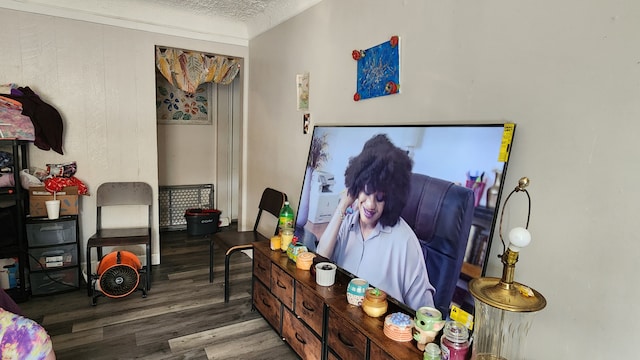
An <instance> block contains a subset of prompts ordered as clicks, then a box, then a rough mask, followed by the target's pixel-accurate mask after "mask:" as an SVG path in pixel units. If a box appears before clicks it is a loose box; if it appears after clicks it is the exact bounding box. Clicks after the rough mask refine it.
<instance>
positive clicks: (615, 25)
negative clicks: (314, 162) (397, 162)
mask: <svg viewBox="0 0 640 360" xmlns="http://www.w3.org/2000/svg"><path fill="white" fill-rule="evenodd" d="M391 35H399V36H400V37H401V46H402V48H401V57H402V58H401V63H402V69H401V72H402V75H401V91H402V93H401V94H399V95H395V96H386V97H382V98H376V99H369V100H364V101H360V102H354V101H353V100H352V95H353V93H354V91H355V76H356V71H355V70H356V63H355V62H354V61H353V60H352V58H351V51H352V50H354V49H366V48H368V47H371V46H374V45H377V44H379V43H381V42H383V41H386V40H387V39H388V38H389V37H390V36H391ZM639 43H640V3H639V2H637V1H632V0H628V1H604V0H602V1H588V2H585V1H578V0H567V1H562V2H557V1H549V0H542V1H535V2H523V1H505V0H485V1H430V0H426V1H422V0H420V1H419V0H408V1H397V2H389V1H385V0H348V1H345V0H324V1H323V2H321V3H320V4H318V5H316V6H314V7H313V8H311V9H310V10H307V11H306V12H304V13H302V14H301V15H299V16H297V17H295V18H293V19H291V20H289V21H287V22H285V23H283V24H281V25H280V26H278V27H276V28H274V29H272V30H270V31H268V32H266V33H264V34H262V35H260V36H258V37H256V38H254V39H252V40H251V41H250V43H249V50H250V54H251V57H250V59H251V64H250V67H249V71H250V73H251V82H250V85H249V92H248V96H249V99H250V100H249V124H250V127H249V129H248V134H247V135H248V138H247V139H248V142H247V146H248V163H247V164H246V170H247V172H248V173H247V179H248V184H247V188H248V189H247V190H248V192H247V195H248V197H247V201H246V204H257V202H258V197H259V194H260V192H261V190H262V189H263V188H264V187H265V186H272V187H275V188H277V189H280V190H283V191H285V192H287V193H288V194H289V196H290V198H291V199H292V204H293V205H294V206H297V201H298V196H299V192H300V188H301V185H302V177H303V172H304V165H305V161H306V154H307V149H308V144H309V141H310V135H303V134H302V129H301V126H302V125H301V117H302V114H301V113H300V112H298V111H296V105H295V98H296V87H295V76H296V74H297V73H302V72H305V71H309V72H310V112H311V118H312V121H313V122H314V123H321V124H341V123H362V124H384V123H390V122H393V123H398V122H400V123H420V122H483V121H503V120H504V121H513V122H516V123H517V126H518V127H517V130H516V134H515V146H514V149H513V152H512V154H511V155H512V157H511V162H510V166H509V169H508V176H507V183H506V188H507V189H509V190H510V189H512V188H513V187H514V186H515V185H516V183H517V180H518V178H520V177H521V176H529V177H530V178H531V186H530V187H529V191H530V193H531V196H532V216H531V224H530V227H529V229H530V231H531V233H532V235H533V243H532V244H531V245H530V246H529V247H528V248H527V249H525V250H524V251H523V253H522V255H521V259H520V262H519V263H518V267H517V270H516V280H518V281H520V282H522V283H525V284H527V285H530V286H532V287H534V288H536V289H537V290H539V291H540V292H542V293H543V294H544V295H545V296H546V298H547V301H548V306H547V308H546V309H544V310H543V311H542V312H541V313H539V314H538V315H537V316H536V318H535V322H534V325H533V328H532V329H531V331H530V333H529V336H528V340H527V341H528V346H527V350H528V352H527V358H528V359H583V358H584V359H586V358H589V359H614V358H615V359H631V358H635V357H637V356H635V354H636V352H637V349H636V344H635V343H634V341H633V340H632V339H633V338H634V335H637V334H638V333H640V325H639V323H638V322H637V321H635V320H634V316H633V314H634V311H635V307H634V305H635V304H636V300H637V299H638V298H640V287H638V286H636V284H637V283H638V280H637V275H636V274H635V273H636V271H635V270H636V269H635V268H636V266H635V265H636V263H637V259H638V255H639V254H640V241H638V236H637V231H636V217H637V216H638V214H640V191H638V190H637V189H636V188H635V187H636V183H637V178H638V174H639V173H640V172H639V171H638V166H637V164H636V162H637V161H636V159H637V158H638V157H639V156H640V150H638V149H639V148H638V146H637V144H636V142H637V139H638V133H639V132H640V122H639V121H638V119H639V115H640V101H639V99H640V65H638V64H639V63H640V54H639V53H638V44H639ZM287 149H288V150H287ZM523 197H524V196H523ZM512 199H513V202H512V201H510V203H509V208H508V209H507V212H506V215H507V216H506V219H505V224H504V226H505V228H506V229H510V228H511V227H515V226H523V225H524V222H525V215H524V208H525V207H526V199H522V198H518V197H512ZM498 243H499V239H497V238H496V239H494V245H497V244H498ZM498 252H499V250H498V247H497V246H494V248H493V250H492V263H491V269H490V271H489V274H490V275H492V276H499V275H500V264H499V263H498V261H497V259H496V254H498ZM620 334H625V335H623V336H620Z"/></svg>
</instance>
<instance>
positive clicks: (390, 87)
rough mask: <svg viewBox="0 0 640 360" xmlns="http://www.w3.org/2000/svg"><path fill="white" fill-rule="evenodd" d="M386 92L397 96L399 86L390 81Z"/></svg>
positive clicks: (385, 88)
mask: <svg viewBox="0 0 640 360" xmlns="http://www.w3.org/2000/svg"><path fill="white" fill-rule="evenodd" d="M384 91H386V92H387V93H389V94H395V93H397V92H398V85H397V84H396V83H394V82H393V81H389V82H388V83H387V85H386V86H385V87H384Z"/></svg>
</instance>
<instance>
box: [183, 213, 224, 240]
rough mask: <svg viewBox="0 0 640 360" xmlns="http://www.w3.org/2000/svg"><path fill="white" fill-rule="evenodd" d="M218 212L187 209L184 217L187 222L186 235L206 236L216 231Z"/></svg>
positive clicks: (218, 218) (218, 219)
mask: <svg viewBox="0 0 640 360" xmlns="http://www.w3.org/2000/svg"><path fill="white" fill-rule="evenodd" d="M220 213H221V211H220V210H216V209H187V211H185V213H184V217H185V219H186V220H187V234H189V235H206V234H213V233H215V232H217V231H218V223H219V221H220Z"/></svg>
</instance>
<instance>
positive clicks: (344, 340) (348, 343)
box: [338, 332, 354, 348]
mask: <svg viewBox="0 0 640 360" xmlns="http://www.w3.org/2000/svg"><path fill="white" fill-rule="evenodd" d="M338 339H340V342H342V343H343V344H345V345H346V346H348V347H350V348H352V347H354V346H353V343H351V341H349V340H347V339H345V338H344V337H343V336H342V333H340V332H339V333H338Z"/></svg>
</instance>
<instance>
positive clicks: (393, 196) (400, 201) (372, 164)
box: [344, 134, 413, 226]
mask: <svg viewBox="0 0 640 360" xmlns="http://www.w3.org/2000/svg"><path fill="white" fill-rule="evenodd" d="M412 167H413V160H411V158H409V155H408V154H407V152H406V151H404V150H402V149H400V148H398V147H396V146H395V145H393V143H392V142H391V141H390V140H389V138H387V136H386V135H383V134H379V135H375V136H373V137H372V138H371V139H369V140H368V141H367V142H366V143H365V144H364V146H363V148H362V152H361V153H360V154H359V155H357V156H355V157H352V158H350V159H349V165H348V166H347V169H346V170H345V172H344V184H345V186H346V187H347V189H349V195H351V196H353V197H355V198H357V197H358V195H359V194H360V192H361V191H364V190H365V187H366V188H367V193H371V192H372V191H379V192H384V194H385V203H384V210H383V211H382V216H381V217H380V224H382V225H383V226H394V225H395V224H396V223H397V222H398V220H399V219H400V214H401V213H402V209H403V208H404V205H405V204H406V202H407V197H408V196H409V187H410V186H411V169H412Z"/></svg>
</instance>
